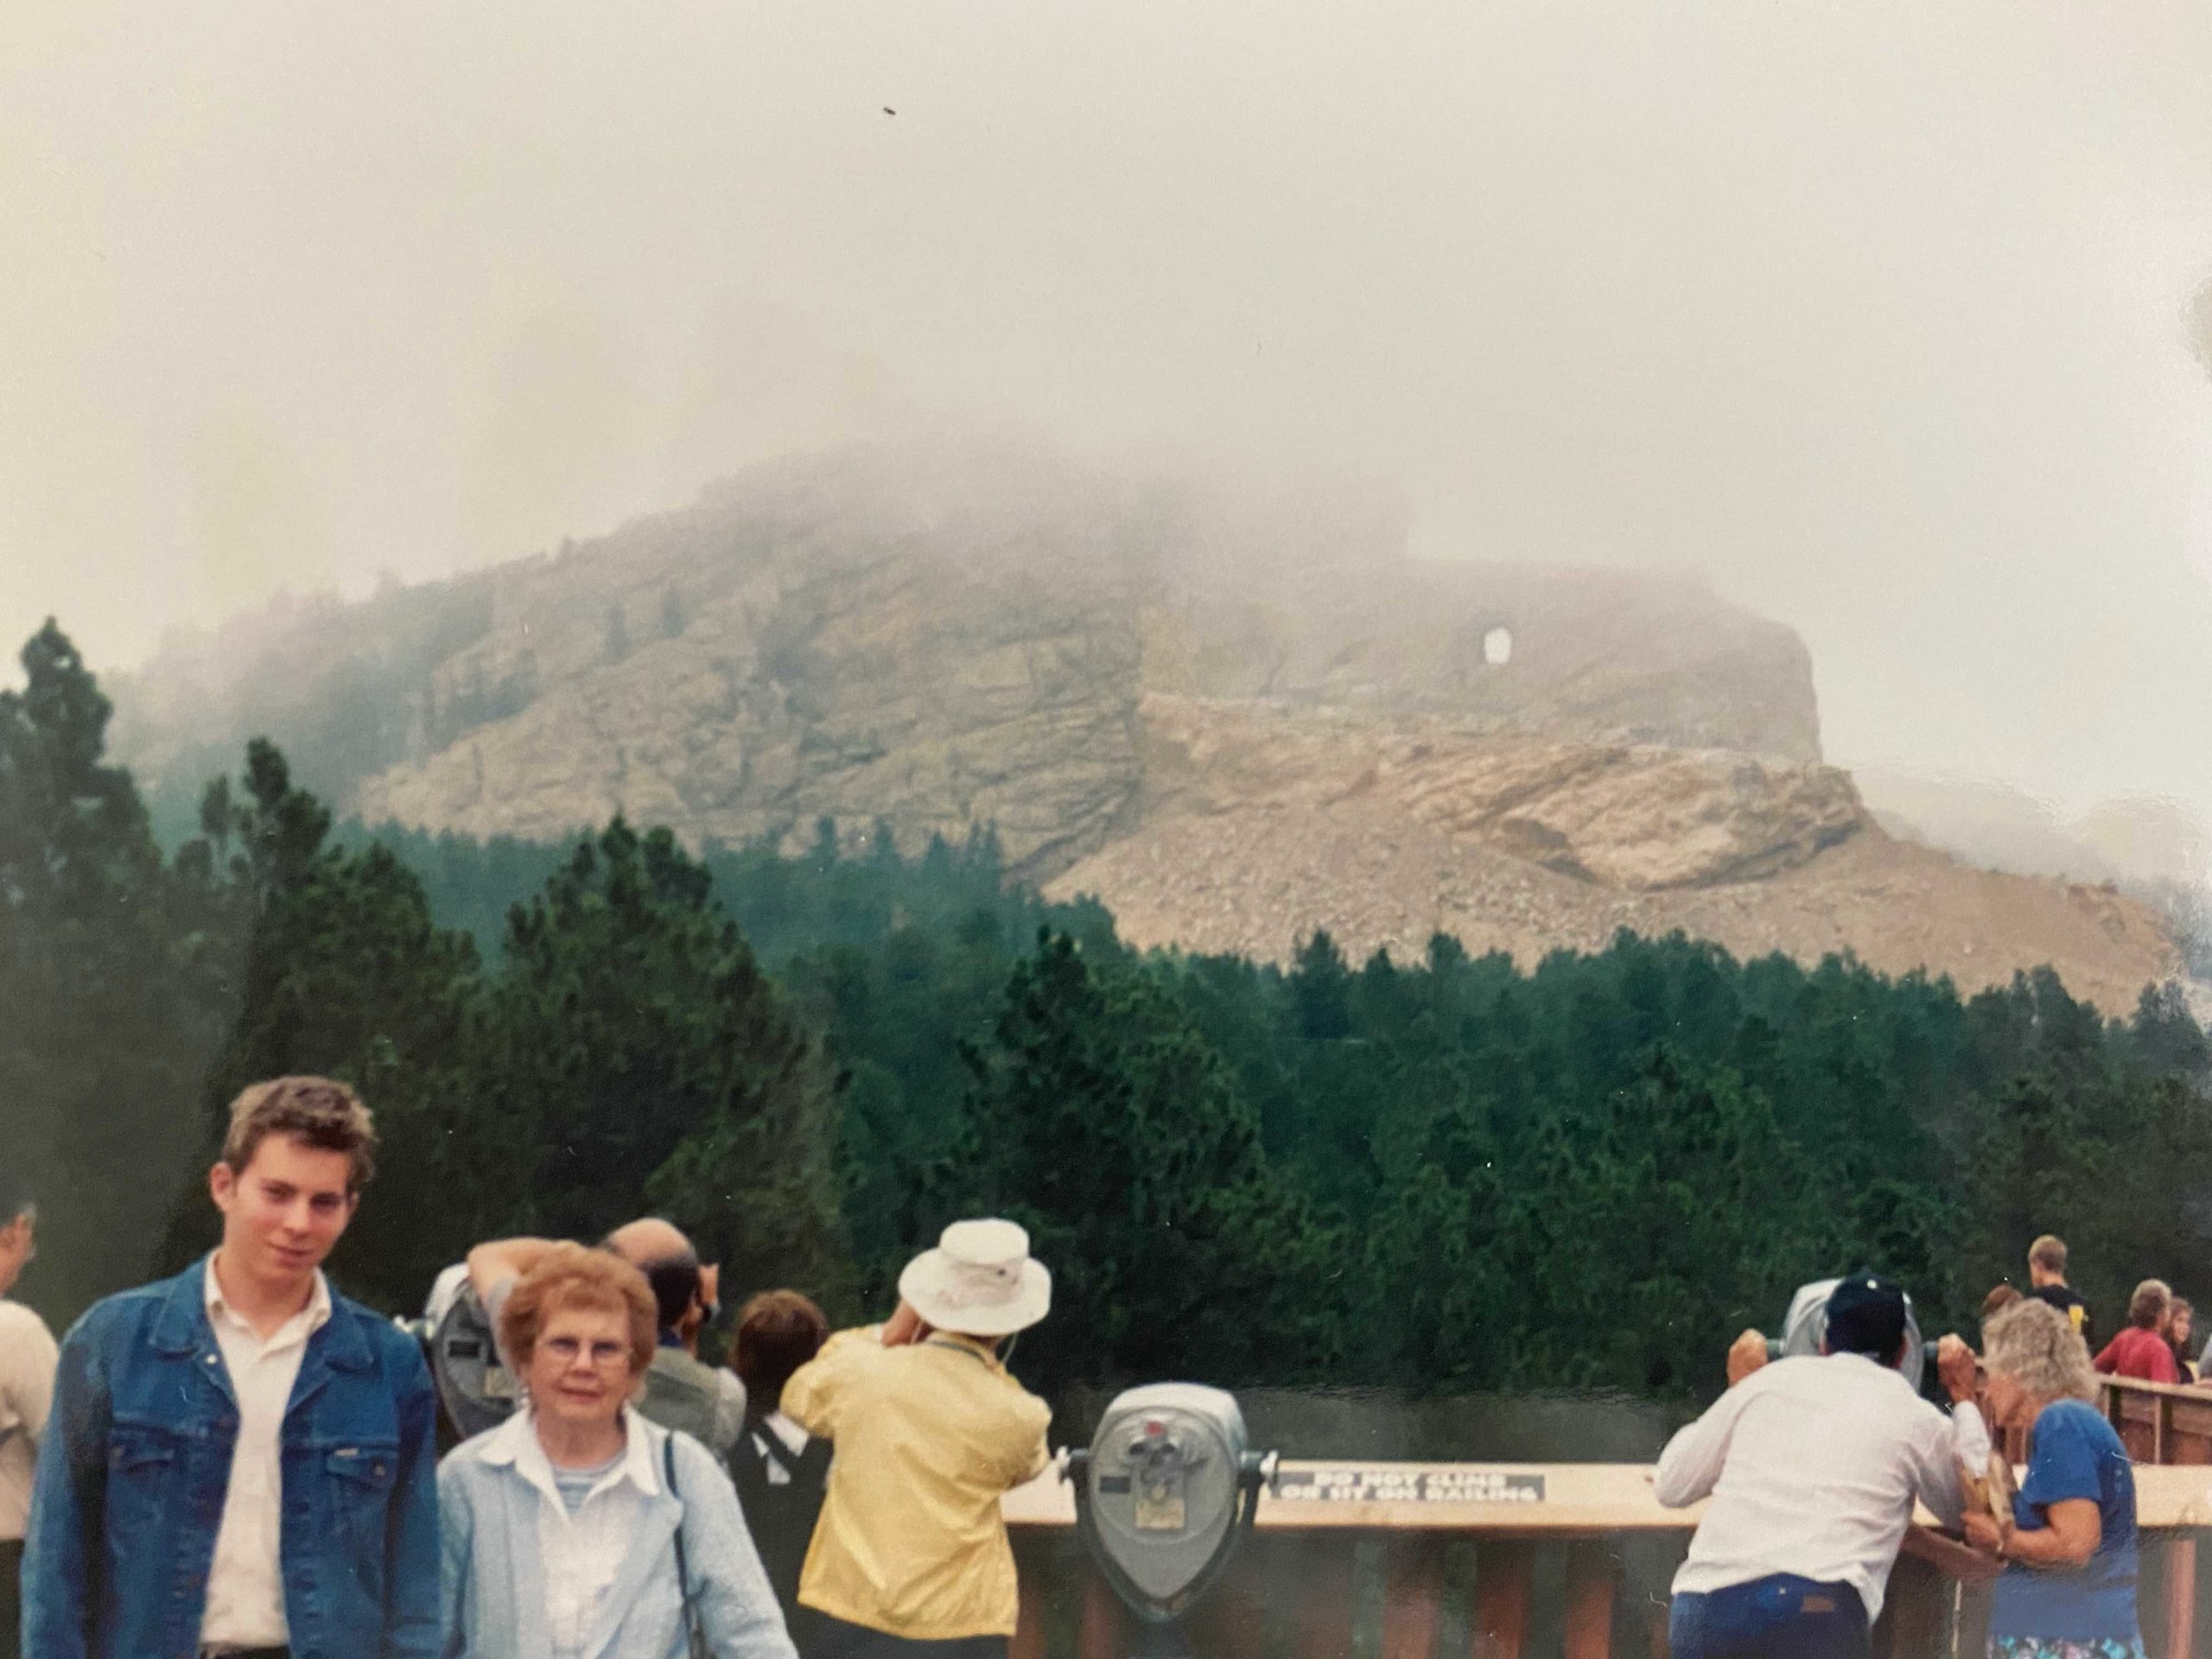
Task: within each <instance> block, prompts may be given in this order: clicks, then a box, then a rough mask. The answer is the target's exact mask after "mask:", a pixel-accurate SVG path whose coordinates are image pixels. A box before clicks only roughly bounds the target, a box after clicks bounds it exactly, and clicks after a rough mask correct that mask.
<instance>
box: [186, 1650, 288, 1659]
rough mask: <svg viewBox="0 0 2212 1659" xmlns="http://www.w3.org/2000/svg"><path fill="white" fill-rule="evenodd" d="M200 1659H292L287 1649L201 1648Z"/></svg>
mask: <svg viewBox="0 0 2212 1659" xmlns="http://www.w3.org/2000/svg"><path fill="white" fill-rule="evenodd" d="M200 1659H292V1650H291V1649H289V1648H202V1649H200Z"/></svg>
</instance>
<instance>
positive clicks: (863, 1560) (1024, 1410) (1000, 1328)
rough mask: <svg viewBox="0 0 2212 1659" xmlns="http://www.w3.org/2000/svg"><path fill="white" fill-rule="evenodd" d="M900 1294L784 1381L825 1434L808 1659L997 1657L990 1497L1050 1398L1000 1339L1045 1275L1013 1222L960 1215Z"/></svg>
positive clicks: (800, 1414) (1031, 1468)
mask: <svg viewBox="0 0 2212 1659" xmlns="http://www.w3.org/2000/svg"><path fill="white" fill-rule="evenodd" d="M1051 1306H1052V1274H1049V1273H1047V1272H1046V1270H1045V1268H1044V1267H1043V1265H1042V1264H1041V1263H1039V1262H1035V1261H1033V1260H1032V1259H1031V1258H1030V1255H1029V1235H1028V1234H1027V1232H1026V1231H1024V1230H1022V1229H1021V1228H1020V1226H1018V1225H1016V1224H1014V1223H1013V1222H1010V1221H996V1220H985V1221H957V1222H955V1223H953V1224H952V1225H951V1226H950V1227H948V1228H946V1229H945V1230H944V1236H943V1237H942V1238H941V1239H940V1240H939V1241H938V1248H937V1249H933V1250H927V1251H925V1252H924V1253H923V1254H922V1255H918V1256H916V1257H915V1258H914V1260H913V1261H912V1262H908V1263H907V1264H906V1271H905V1272H903V1273H902V1274H899V1309H898V1312H897V1313H893V1315H892V1316H891V1318H890V1319H888V1320H887V1321H886V1322H885V1323H884V1324H882V1325H869V1326H867V1327H865V1328H863V1329H860V1330H855V1331H841V1332H838V1333H837V1334H836V1336H833V1337H831V1338H829V1341H828V1342H827V1343H825V1344H823V1348H822V1351H821V1352H820V1354H818V1355H817V1357H815V1358H814V1359H813V1360H812V1361H811V1362H810V1363H808V1364H806V1365H804V1366H803V1367H801V1368H800V1369H799V1370H798V1371H796V1372H794V1373H793V1374H792V1376H791V1380H790V1381H789V1382H787V1383H785V1384H784V1396H783V1412H784V1415H785V1416H786V1417H788V1418H790V1419H791V1421H793V1422H795V1423H796V1424H798V1427H800V1428H802V1429H804V1430H805V1431H806V1433H809V1434H818V1435H820V1436H822V1437H823V1439H825V1440H829V1442H830V1443H831V1444H832V1445H833V1446H835V1447H836V1452H835V1456H834V1458H833V1459H832V1461H831V1463H830V1465H829V1485H828V1490H827V1491H826V1492H825V1493H824V1495H823V1503H822V1519H821V1521H820V1522H819V1523H818V1524H817V1526H816V1528H815V1530H814V1541H813V1543H812V1544H811V1545H810V1547H809V1548H808V1550H807V1554H806V1565H805V1566H804V1567H803V1568H802V1569H801V1570H800V1573H799V1586H798V1599H799V1604H800V1605H802V1606H804V1607H810V1608H812V1609H813V1610H814V1611H816V1612H817V1613H818V1614H820V1615H821V1620H820V1624H819V1625H818V1627H817V1631H816V1632H815V1633H814V1634H813V1636H812V1638H811V1639H810V1642H809V1643H808V1646H809V1651H808V1653H807V1654H806V1655H805V1656H804V1659H1006V1655H1007V1648H1008V1644H1009V1642H1010V1639H1011V1638H1012V1637H1013V1635H1014V1612H1015V1587H1014V1551H1013V1548H1012V1546H1011V1545H1009V1544H1008V1542H1007V1535H1006V1524H1005V1522H1003V1521H1002V1520H1001V1518H1000V1515H999V1499H1000V1498H1001V1497H1002V1496H1003V1495H1004V1494H1005V1493H1006V1492H1007V1491H1008V1490H1009V1489H1010V1488H1013V1487H1015V1486H1019V1485H1020V1484H1022V1483H1023V1482H1024V1481H1027V1480H1029V1479H1032V1478H1034V1477H1035V1476H1037V1475H1038V1474H1039V1473H1041V1472H1042V1471H1044V1468H1045V1466H1046V1463H1047V1462H1048V1461H1049V1460H1050V1453H1049V1452H1047V1451H1046V1445H1045V1430H1046V1424H1047V1423H1048V1422H1049V1421H1051V1418H1052V1411H1051V1408H1049V1407H1047V1406H1046V1404H1045V1402H1043V1401H1042V1400H1039V1399H1038V1398H1037V1396H1036V1395H1033V1394H1031V1393H1029V1392H1028V1391H1027V1389H1024V1388H1023V1387H1022V1386H1021V1384H1020V1383H1017V1382H1015V1381H1014V1378H1013V1376H1011V1375H1009V1374H1008V1372H1007V1369H1006V1365H1005V1363H1004V1361H1003V1360H1002V1359H1001V1357H1000V1352H999V1350H1000V1345H1001V1343H1003V1342H1004V1341H1005V1339H1006V1338H1008V1337H1011V1336H1012V1335H1013V1334H1014V1332H1018V1331H1022V1330H1026V1329H1027V1328H1028V1327H1029V1326H1030V1325H1034V1324H1036V1323H1037V1322H1038V1321H1039V1319H1043V1318H1044V1317H1045V1315H1046V1312H1047V1310H1048V1309H1049V1308H1050V1307H1051Z"/></svg>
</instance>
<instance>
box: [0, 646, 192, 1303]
mask: <svg viewBox="0 0 2212 1659" xmlns="http://www.w3.org/2000/svg"><path fill="white" fill-rule="evenodd" d="M22 665H23V669H24V672H25V675H26V677H27V680H26V683H25V685H24V687H23V689H22V690H21V691H0V1124H4V1131H0V1157H4V1158H5V1159H6V1160H8V1161H9V1163H10V1166H12V1169H13V1173H16V1175H17V1176H18V1178H19V1179H22V1181H23V1182H24V1183H25V1184H26V1185H29V1188H30V1189H31V1191H32V1192H33V1193H34V1195H35V1197H36V1198H38V1200H39V1201H40V1204H41V1233H42V1235H43V1240H42V1244H41V1255H42V1258H43V1259H42V1260H41V1263H40V1264H39V1265H38V1266H37V1267H36V1268H34V1269H33V1271H34V1274H35V1275H36V1279H35V1282H40V1283H43V1285H45V1286H46V1287H47V1293H46V1294H47V1296H48V1300H49V1301H50V1303H51V1306H52V1309H53V1311H54V1313H55V1314H56V1315H57V1317H59V1318H66V1317H69V1316H71V1315H73V1313H75V1312H76V1310H78V1309H79V1308H80V1307H82V1306H84V1305H85V1303H86V1302H87V1301H89V1300H91V1299H92V1297H93V1296H95V1295H97V1294H100V1293H101V1292H104V1291H105V1290H108V1289H111V1288H112V1287H114V1286H116V1285H117V1284H118V1283H123V1282H127V1281H130V1280H131V1279H134V1278H137V1277H138V1276H140V1275H142V1274H144V1273H145V1272H146V1271H147V1269H148V1268H150V1267H151V1266H152V1265H153V1261H154V1255H155V1246H156V1242H157V1241H158V1239H159V1237H160V1230H161V1224H162V1218H163V1217H164V1216H165V1215H166V1214H167V1212H168V1207H169V1205H170V1201H171V1199H172V1198H173V1197H174V1195H175V1192H176V1190H177V1188H178V1186H179V1185H181V1184H182V1183H184V1182H186V1181H188V1179H191V1176H190V1169H189V1166H190V1164H191V1161H192V1154H193V1151H194V1147H195V1145H196V1142H197V1139H198V1135H197V1131H198V1127H199V1123H198V1118H197V1116H196V1114H195V1113H194V1109H193V1103H194V1100H195V1099H196V1097H197V1095H198V1090H199V1079H200V1074H201V1071H202V1070H203V1069H204V1068H205V1066H206V1065H207V1060H208V1058H209V1056H210V1055H211V1054H212V1053H213V1051H214V1049H215V1047H216V1045H217V1044H218V1042H219V1040H220V1039H221V1034H222V1030H223V1026H224V1022H225V1020H226V1018H227V1016H228V1012H229V1005H228V1001H227V999H226V995H225V987H226V981H227V980H228V979H229V977H230V969H231V959H232V956H233V954H234V951H233V949H232V944H231V941H230V940H229V938H228V937H227V936H226V934H225V933H224V931H222V929H221V928H220V927H219V925H211V923H215V922H218V921H219V908H220V907H219V906H213V905H211V902H210V895H209V893H208V892H207V874H206V870H205V861H204V860H202V861H200V864H199V865H198V866H196V867H195V868H194V870H193V872H192V873H191V874H189V875H186V874H181V873H172V872H171V871H170V870H169V869H168V868H165V867H164V865H163V863H162V857H161V854H160V852H159V850H158V849H157V848H156V845H155V842H154V838H153V835H152V832H151V830H150V829H149V824H148V821H147V817H146V813H145V810H144V809H143V806H142V805H141V804H140V803H139V799H138V794H137V790H136V789H135V788H134V787H133V786H132V784H131V781H130V775H129V774H128V773H127V772H123V771H121V770H120V769H118V768H116V767H111V766H104V765H102V764H101V756H102V754H103V753H104V751H105V742H106V730H107V723H108V717H109V712H110V710H109V704H108V701H107V699H106V698H105V696H102V695H101V694H100V690H99V686H98V685H97V684H96V683H94V681H93V677H92V674H91V673H90V671H87V670H86V667H85V665H84V662H83V660H82V659H81V658H79V656H78V654H77V651H76V648H75V647H74V646H73V645H71V644H70V642H69V640H68V639H67V637H66V636H65V635H63V634H62V632H60V629H58V628H57V627H55V626H54V624H53V623H51V622H49V623H48V624H47V626H45V627H44V628H42V629H41V630H40V631H39V632H38V633H37V634H36V635H35V636H34V637H33V638H32V639H31V640H30V642H29V644H28V645H25V646H24V647H23V651H22Z"/></svg>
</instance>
